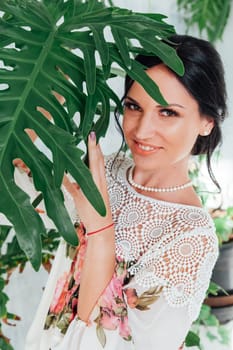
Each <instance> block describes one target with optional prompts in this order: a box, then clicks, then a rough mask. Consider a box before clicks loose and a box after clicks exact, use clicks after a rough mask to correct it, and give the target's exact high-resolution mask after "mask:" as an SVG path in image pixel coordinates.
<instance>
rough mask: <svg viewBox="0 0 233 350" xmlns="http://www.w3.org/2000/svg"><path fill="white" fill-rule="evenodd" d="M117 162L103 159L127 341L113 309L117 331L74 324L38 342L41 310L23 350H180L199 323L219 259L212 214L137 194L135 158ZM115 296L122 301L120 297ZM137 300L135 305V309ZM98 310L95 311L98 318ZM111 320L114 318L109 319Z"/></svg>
mask: <svg viewBox="0 0 233 350" xmlns="http://www.w3.org/2000/svg"><path fill="white" fill-rule="evenodd" d="M114 157H115V155H112V156H109V157H107V158H106V175H107V181H108V190H109V195H110V202H111V208H112V214H113V220H114V223H115V234H116V258H117V261H118V267H119V266H122V263H123V262H124V264H125V265H124V266H126V267H127V271H126V274H127V276H124V281H123V278H122V279H120V278H121V276H119V277H117V278H118V279H117V282H119V281H120V280H121V281H123V282H122V283H123V285H122V288H121V289H123V291H124V292H123V294H122V295H120V296H121V297H122V298H123V299H124V300H125V309H124V315H127V322H128V325H129V329H130V337H129V330H128V328H127V330H126V327H125V326H124V327H125V328H124V327H123V325H122V324H121V320H122V318H117V314H116V312H115V309H114V312H115V313H114V322H116V327H115V328H114V327H113V326H112V325H113V322H112V323H104V322H105V321H106V318H105V321H104V320H103V322H102V323H101V321H100V323H99V324H98V327H101V326H103V333H101V334H100V331H99V328H98V327H96V324H95V322H93V323H92V325H91V326H89V327H86V326H85V325H84V324H83V323H82V322H81V321H77V319H74V320H73V321H72V322H71V324H70V326H69V328H68V331H67V333H66V335H65V337H63V336H61V335H59V336H58V333H59V332H58V331H57V329H55V330H54V329H49V330H47V331H41V339H42V340H40V341H38V342H37V343H36V342H35V334H34V333H35V332H37V335H38V319H39V320H40V324H43V322H41V319H42V314H43V312H41V310H40V312H39V316H38V317H37V321H36V320H35V322H34V324H33V325H32V328H31V330H30V332H29V335H28V339H27V344H28V347H27V346H26V350H27V349H29V348H30V350H49V349H50V348H51V349H52V350H67V349H69V350H90V349H95V350H101V349H103V345H104V350H142V349H146V350H155V349H159V350H178V349H179V347H180V346H181V345H182V343H183V341H184V339H185V337H186V335H187V333H188V331H189V329H190V327H191V324H192V322H193V321H194V320H195V319H196V318H197V317H198V314H199V311H200V307H201V304H202V302H203V299H204V297H205V293H206V290H207V288H208V285H209V282H210V278H211V273H212V269H213V266H214V264H215V262H216V259H217V255H218V241H217V237H216V235H215V229H214V226H213V222H212V219H211V217H210V215H209V214H208V213H207V212H206V211H205V210H204V209H202V208H198V207H194V206H188V205H183V204H175V203H170V202H164V201H160V200H156V199H153V198H150V197H146V196H143V195H141V194H139V193H137V192H136V191H135V190H134V189H133V188H132V187H131V186H130V185H129V183H128V181H127V171H128V169H129V167H131V166H132V164H133V162H132V160H131V159H129V158H125V159H124V157H122V156H119V157H118V158H117V159H115V160H114V162H113V159H114ZM60 254H61V253H60ZM56 259H57V260H58V258H56ZM61 261H62V259H61V257H59V261H58V262H57V263H55V264H54V265H55V267H53V269H54V270H56V271H57V272H56V274H55V275H56V276H53V273H51V276H52V277H50V279H53V280H54V282H53V283H52V282H51V281H50V284H49V283H48V284H49V287H46V289H47V294H46V291H45V294H46V295H47V296H48V295H49V292H50V295H51V293H52V288H53V289H54V285H55V282H56V280H57V278H58V276H57V274H58V272H60V271H59V267H58V265H59V264H60V266H63V262H61ZM118 270H119V269H118ZM115 281H116V280H114V283H113V282H112V281H111V282H110V284H109V286H108V287H107V290H106V293H105V294H103V297H102V298H100V300H99V301H98V303H97V309H98V310H100V311H101V312H102V316H103V314H104V312H105V311H106V298H105V297H106V295H109V291H111V293H112V295H113V296H114V293H115V290H114V288H113V287H114V286H115ZM52 285H53V287H51V286H52ZM118 286H119V284H118ZM116 290H117V289H116ZM129 293H130V294H129ZM118 296H119V295H117V297H118ZM132 296H133V299H132ZM114 297H115V299H114V298H113V299H114V300H115V301H116V303H117V302H118V303H119V300H120V299H119V297H118V299H117V298H116V295H115V296H114ZM132 300H134V301H135V300H136V301H135V304H133V303H132ZM50 302H51V298H50V301H49V303H47V304H48V305H47V309H46V308H45V306H44V305H45V303H43V302H42V304H43V308H44V309H45V311H44V316H43V317H45V316H46V313H47V310H48V306H49V305H50ZM122 305H123V304H122V303H121V305H120V306H121V307H123V306H122ZM118 306H119V305H118ZM120 306H119V307H120ZM96 312H97V311H96V309H95V310H94V313H95V317H94V316H93V317H92V319H93V320H94V319H95V318H96V316H97V314H96ZM109 312H110V311H109V310H108V313H109ZM104 315H105V314H104ZM105 316H106V315H105ZM108 316H109V314H108ZM121 316H122V314H121ZM111 317H112V318H111V320H113V315H112V314H111ZM97 318H98V317H97ZM97 318H96V319H97ZM117 322H118V323H117ZM106 325H107V326H106ZM114 325H115V324H114ZM127 327H128V326H127ZM33 332H34V333H33ZM98 332H99V333H98ZM103 334H104V335H103ZM103 337H104V341H103ZM126 338H127V339H126ZM51 339H52V340H51ZM54 339H56V341H55V340H54ZM100 340H101V341H100ZM45 344H46V345H45ZM48 344H50V345H48Z"/></svg>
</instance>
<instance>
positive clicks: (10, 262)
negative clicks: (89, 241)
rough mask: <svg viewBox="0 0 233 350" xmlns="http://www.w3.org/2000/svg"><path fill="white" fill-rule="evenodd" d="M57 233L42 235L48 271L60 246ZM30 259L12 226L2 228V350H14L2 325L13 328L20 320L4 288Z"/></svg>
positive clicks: (43, 263)
mask: <svg viewBox="0 0 233 350" xmlns="http://www.w3.org/2000/svg"><path fill="white" fill-rule="evenodd" d="M59 237H60V235H59V234H58V232H57V231H55V230H48V231H47V232H46V233H45V234H43V235H42V237H41V238H42V265H43V267H44V268H45V269H46V270H48V271H49V270H50V267H51V263H52V260H53V258H54V252H55V250H56V249H57V247H58V244H59ZM27 263H28V259H27V257H26V255H25V253H24V252H23V251H22V249H21V248H20V247H19V244H18V241H17V239H16V236H15V234H14V232H13V231H12V227H11V226H7V225H1V226H0V349H1V350H13V348H12V346H11V345H10V339H8V338H7V337H5V336H4V334H3V332H2V323H4V324H6V325H9V326H13V325H15V321H18V320H20V317H19V316H18V315H15V314H13V313H11V312H9V311H8V308H7V302H8V300H9V298H8V296H7V294H6V293H5V292H4V287H5V286H6V285H7V284H8V283H9V281H10V277H11V275H12V273H13V272H14V271H15V270H18V271H19V272H20V273H22V272H23V271H24V268H25V266H26V264H27Z"/></svg>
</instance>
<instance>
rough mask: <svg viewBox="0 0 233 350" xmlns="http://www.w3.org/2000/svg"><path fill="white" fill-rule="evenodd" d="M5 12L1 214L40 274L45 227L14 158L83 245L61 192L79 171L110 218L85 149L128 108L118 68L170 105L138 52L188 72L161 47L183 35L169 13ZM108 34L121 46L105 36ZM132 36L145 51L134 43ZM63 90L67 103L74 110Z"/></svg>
mask: <svg viewBox="0 0 233 350" xmlns="http://www.w3.org/2000/svg"><path fill="white" fill-rule="evenodd" d="M0 11H2V12H3V13H4V15H3V16H2V18H0V33H1V35H0V57H1V60H2V63H3V67H2V68H0V82H1V85H0V86H1V90H0V103H1V111H0V140H1V142H0V145H1V146H0V169H1V171H0V211H1V212H2V213H4V214H5V215H6V216H7V218H8V219H9V220H10V222H11V223H12V224H13V225H14V228H15V231H16V235H17V239H18V242H19V245H20V247H21V249H23V250H24V252H25V253H26V255H27V257H28V258H29V259H30V260H31V263H32V265H33V266H34V268H35V269H38V268H39V266H40V262H41V238H40V236H41V233H42V232H45V227H44V225H43V222H42V220H41V218H40V216H39V215H38V214H37V212H36V211H35V210H34V208H33V206H32V205H31V203H30V199H29V197H28V195H26V194H25V193H24V192H23V191H22V190H21V189H20V188H19V187H17V186H16V184H15V181H14V166H13V165H12V161H13V159H15V158H20V159H22V160H23V161H24V162H25V163H26V164H27V166H28V167H29V168H30V170H31V172H32V175H33V181H34V185H35V187H36V189H37V190H38V191H39V192H41V193H42V194H43V198H44V202H45V206H46V210H47V214H48V216H49V217H50V218H51V219H52V220H53V221H54V223H55V225H56V227H57V229H58V231H59V232H61V234H62V235H63V237H64V238H65V239H66V240H67V241H68V242H69V243H71V244H77V236H76V235H75V232H74V229H73V225H72V223H71V221H70V219H69V215H68V214H67V211H66V209H65V207H64V203H63V195H62V192H61V190H60V186H61V183H62V179H63V176H64V172H65V171H67V172H69V173H70V174H71V175H72V176H73V177H74V178H75V180H76V181H77V182H78V183H79V185H80V186H81V188H82V190H83V192H84V193H85V194H86V196H87V197H88V199H89V200H90V201H91V202H92V204H93V205H94V206H95V208H96V209H97V210H98V211H99V212H100V213H101V214H102V215H104V214H105V208H104V205H103V202H102V198H101V196H100V194H99V192H98V191H97V190H95V186H94V183H93V181H92V177H91V175H90V173H89V171H88V168H87V167H86V166H85V164H84V162H83V160H82V157H83V152H82V151H81V149H80V148H79V147H77V146H79V144H80V142H81V141H83V140H84V141H85V140H86V138H87V135H88V133H89V132H90V130H91V129H95V130H96V133H97V137H98V138H99V137H101V136H104V135H105V132H106V130H107V127H108V123H109V112H110V100H111V101H113V103H114V104H115V105H118V106H120V101H119V99H118V97H117V96H116V95H115V94H114V92H113V91H112V90H111V89H110V88H109V86H108V84H107V81H108V79H110V78H111V77H112V74H111V67H112V65H113V64H115V63H117V65H118V66H120V67H121V68H122V69H123V70H124V71H126V72H127V73H128V74H129V75H131V76H132V77H133V78H134V79H136V80H138V81H139V82H140V83H141V84H142V85H143V86H144V87H145V89H146V90H147V91H148V92H149V93H150V94H151V95H152V96H153V97H154V98H156V99H157V100H158V101H160V102H161V103H165V101H164V99H163V97H162V96H161V94H160V92H159V90H158V88H157V86H156V85H155V84H154V83H153V82H152V81H151V80H149V78H148V77H147V75H146V73H145V72H144V70H143V66H141V65H140V64H138V63H136V62H134V60H133V59H132V55H133V54H135V53H136V52H138V51H141V50H146V51H147V52H153V53H155V54H157V55H159V56H160V57H161V59H162V60H163V61H164V62H166V64H167V65H168V66H170V67H171V68H172V69H174V70H175V71H176V72H177V73H178V74H182V73H183V65H182V63H181V61H180V60H179V59H178V57H177V56H176V53H175V51H174V50H173V49H172V48H170V47H169V46H167V45H166V44H165V43H162V42H160V41H159V40H158V37H160V38H166V37H167V36H168V35H170V34H171V33H173V32H174V29H173V27H172V26H170V25H168V24H166V23H165V22H164V21H163V19H164V16H163V15H159V14H157V15H156V14H155V15H153V14H144V15H142V14H139V13H133V12H132V11H129V10H125V9H120V8H117V7H107V6H106V5H105V4H104V1H96V0H89V1H81V0H68V1H65V0H58V1H57V0H56V1H55V0H53V1H51V0H43V1H37V0H30V1H24V0H0ZM106 27H108V28H110V29H111V34H112V37H113V40H107V39H105V36H106V31H105V29H106ZM131 39H137V40H138V41H139V42H140V45H141V47H135V45H132V43H131ZM96 52H98V54H99V57H100V62H101V63H100V65H98V66H97V59H96ZM55 93H58V94H59V95H61V96H63V97H64V99H65V103H64V105H61V104H60V103H59V101H58V100H57V99H56V97H55V95H54V94H55ZM42 109H44V110H46V111H48V112H50V113H51V115H52V117H53V120H52V122H50V121H49V120H47V119H46V118H44V116H43V115H42V113H41V111H42ZM77 114H78V115H79V122H78V123H76V122H75V120H76V119H75V118H74V117H75V116H77ZM96 115H97V116H98V118H97V121H96ZM28 129H32V130H34V131H35V133H36V134H37V135H38V137H39V138H40V139H41V140H42V141H43V143H44V144H45V145H46V146H47V148H48V149H49V150H50V151H51V153H52V161H51V160H50V159H49V158H48V157H46V156H45V155H44V154H43V153H42V152H40V151H39V150H38V149H37V148H36V147H35V145H34V144H33V143H32V142H31V140H30V139H29V137H28V135H27V134H26V132H25V131H26V130H28ZM22 204H23V205H22ZM29 231H30V232H29Z"/></svg>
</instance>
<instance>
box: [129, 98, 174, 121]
mask: <svg viewBox="0 0 233 350" xmlns="http://www.w3.org/2000/svg"><path fill="white" fill-rule="evenodd" d="M123 107H124V108H125V109H128V110H130V111H133V112H134V111H141V107H140V106H139V105H137V104H136V103H133V102H130V101H124V103H123ZM164 113H165V115H164ZM159 114H160V115H162V116H163V117H167V118H169V117H170V118H171V117H178V116H179V113H177V112H176V111H175V110H174V109H172V108H162V109H159Z"/></svg>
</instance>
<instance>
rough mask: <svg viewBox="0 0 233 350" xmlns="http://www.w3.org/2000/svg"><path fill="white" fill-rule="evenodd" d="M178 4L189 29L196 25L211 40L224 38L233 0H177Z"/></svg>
mask: <svg viewBox="0 0 233 350" xmlns="http://www.w3.org/2000/svg"><path fill="white" fill-rule="evenodd" d="M177 5H178V10H179V11H180V12H181V13H182V14H183V16H184V20H185V23H186V26H187V30H189V29H190V28H191V27H192V28H193V27H195V26H196V27H197V28H198V30H199V33H200V35H201V34H202V33H204V34H207V37H208V39H209V40H210V41H211V42H215V41H217V40H218V39H222V35H223V32H224V29H225V27H226V23H227V20H228V17H229V14H230V10H231V5H232V0H191V1H190V0H177Z"/></svg>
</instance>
